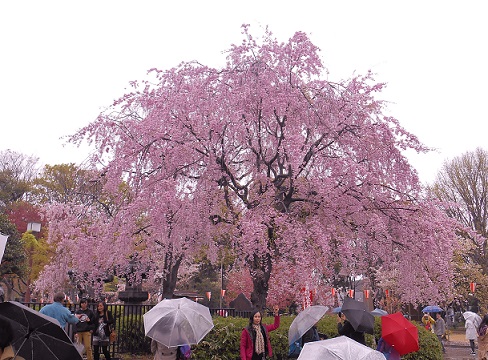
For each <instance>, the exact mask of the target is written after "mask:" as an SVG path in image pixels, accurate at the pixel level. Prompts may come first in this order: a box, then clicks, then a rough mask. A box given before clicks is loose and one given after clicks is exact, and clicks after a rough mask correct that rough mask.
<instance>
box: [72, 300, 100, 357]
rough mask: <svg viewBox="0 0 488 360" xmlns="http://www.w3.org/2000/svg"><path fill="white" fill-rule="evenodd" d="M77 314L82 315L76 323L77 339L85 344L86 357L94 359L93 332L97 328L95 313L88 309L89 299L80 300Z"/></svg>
mask: <svg viewBox="0 0 488 360" xmlns="http://www.w3.org/2000/svg"><path fill="white" fill-rule="evenodd" d="M75 314H76V315H80V317H79V319H80V322H79V323H77V324H76V327H75V330H76V337H77V340H78V341H79V342H80V343H82V344H83V345H84V346H85V351H86V359H87V360H93V352H92V334H93V332H94V331H95V329H96V323H95V314H94V313H93V311H91V310H90V309H88V300H87V299H81V300H80V308H79V309H78V310H76V312H75Z"/></svg>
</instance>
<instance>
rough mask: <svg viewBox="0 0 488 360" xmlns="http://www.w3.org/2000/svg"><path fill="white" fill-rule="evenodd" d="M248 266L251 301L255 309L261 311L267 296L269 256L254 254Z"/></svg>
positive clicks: (269, 269)
mask: <svg viewBox="0 0 488 360" xmlns="http://www.w3.org/2000/svg"><path fill="white" fill-rule="evenodd" d="M249 267H250V272H251V278H252V283H253V292H252V293H251V303H252V304H253V306H254V307H255V308H256V309H259V310H261V311H262V310H264V309H265V308H266V298H267V297H268V290H269V278H270V276H271V268H272V263H271V256H270V255H269V254H265V255H261V256H258V255H254V256H253V260H252V262H250V264H249ZM263 315H264V314H263Z"/></svg>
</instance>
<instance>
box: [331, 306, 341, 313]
mask: <svg viewBox="0 0 488 360" xmlns="http://www.w3.org/2000/svg"><path fill="white" fill-rule="evenodd" d="M341 310H342V306H338V307H336V308H333V309H332V314H339V313H340V312H341Z"/></svg>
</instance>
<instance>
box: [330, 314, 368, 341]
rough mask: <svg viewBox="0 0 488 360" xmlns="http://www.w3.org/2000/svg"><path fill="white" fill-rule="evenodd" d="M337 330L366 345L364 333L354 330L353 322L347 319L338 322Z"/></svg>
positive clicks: (340, 333)
mask: <svg viewBox="0 0 488 360" xmlns="http://www.w3.org/2000/svg"><path fill="white" fill-rule="evenodd" d="M337 332H338V333H339V335H345V336H347V337H348V338H351V339H353V340H355V341H357V342H358V343H361V344H363V345H366V341H365V339H364V333H363V332H359V331H356V330H354V328H353V327H352V325H351V323H350V322H349V321H347V320H345V321H344V324H341V323H339V324H337Z"/></svg>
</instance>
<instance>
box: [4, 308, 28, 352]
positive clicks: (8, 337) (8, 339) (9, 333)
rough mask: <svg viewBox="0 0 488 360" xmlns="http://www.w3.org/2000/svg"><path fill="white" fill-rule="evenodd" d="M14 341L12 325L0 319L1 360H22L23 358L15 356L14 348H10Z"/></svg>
mask: <svg viewBox="0 0 488 360" xmlns="http://www.w3.org/2000/svg"><path fill="white" fill-rule="evenodd" d="M13 339H14V332H13V330H12V325H10V322H9V321H8V320H5V319H3V318H1V317H0V359H2V360H11V359H15V360H24V358H23V357H21V356H19V355H17V356H15V351H14V348H13V347H12V340H13Z"/></svg>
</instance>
